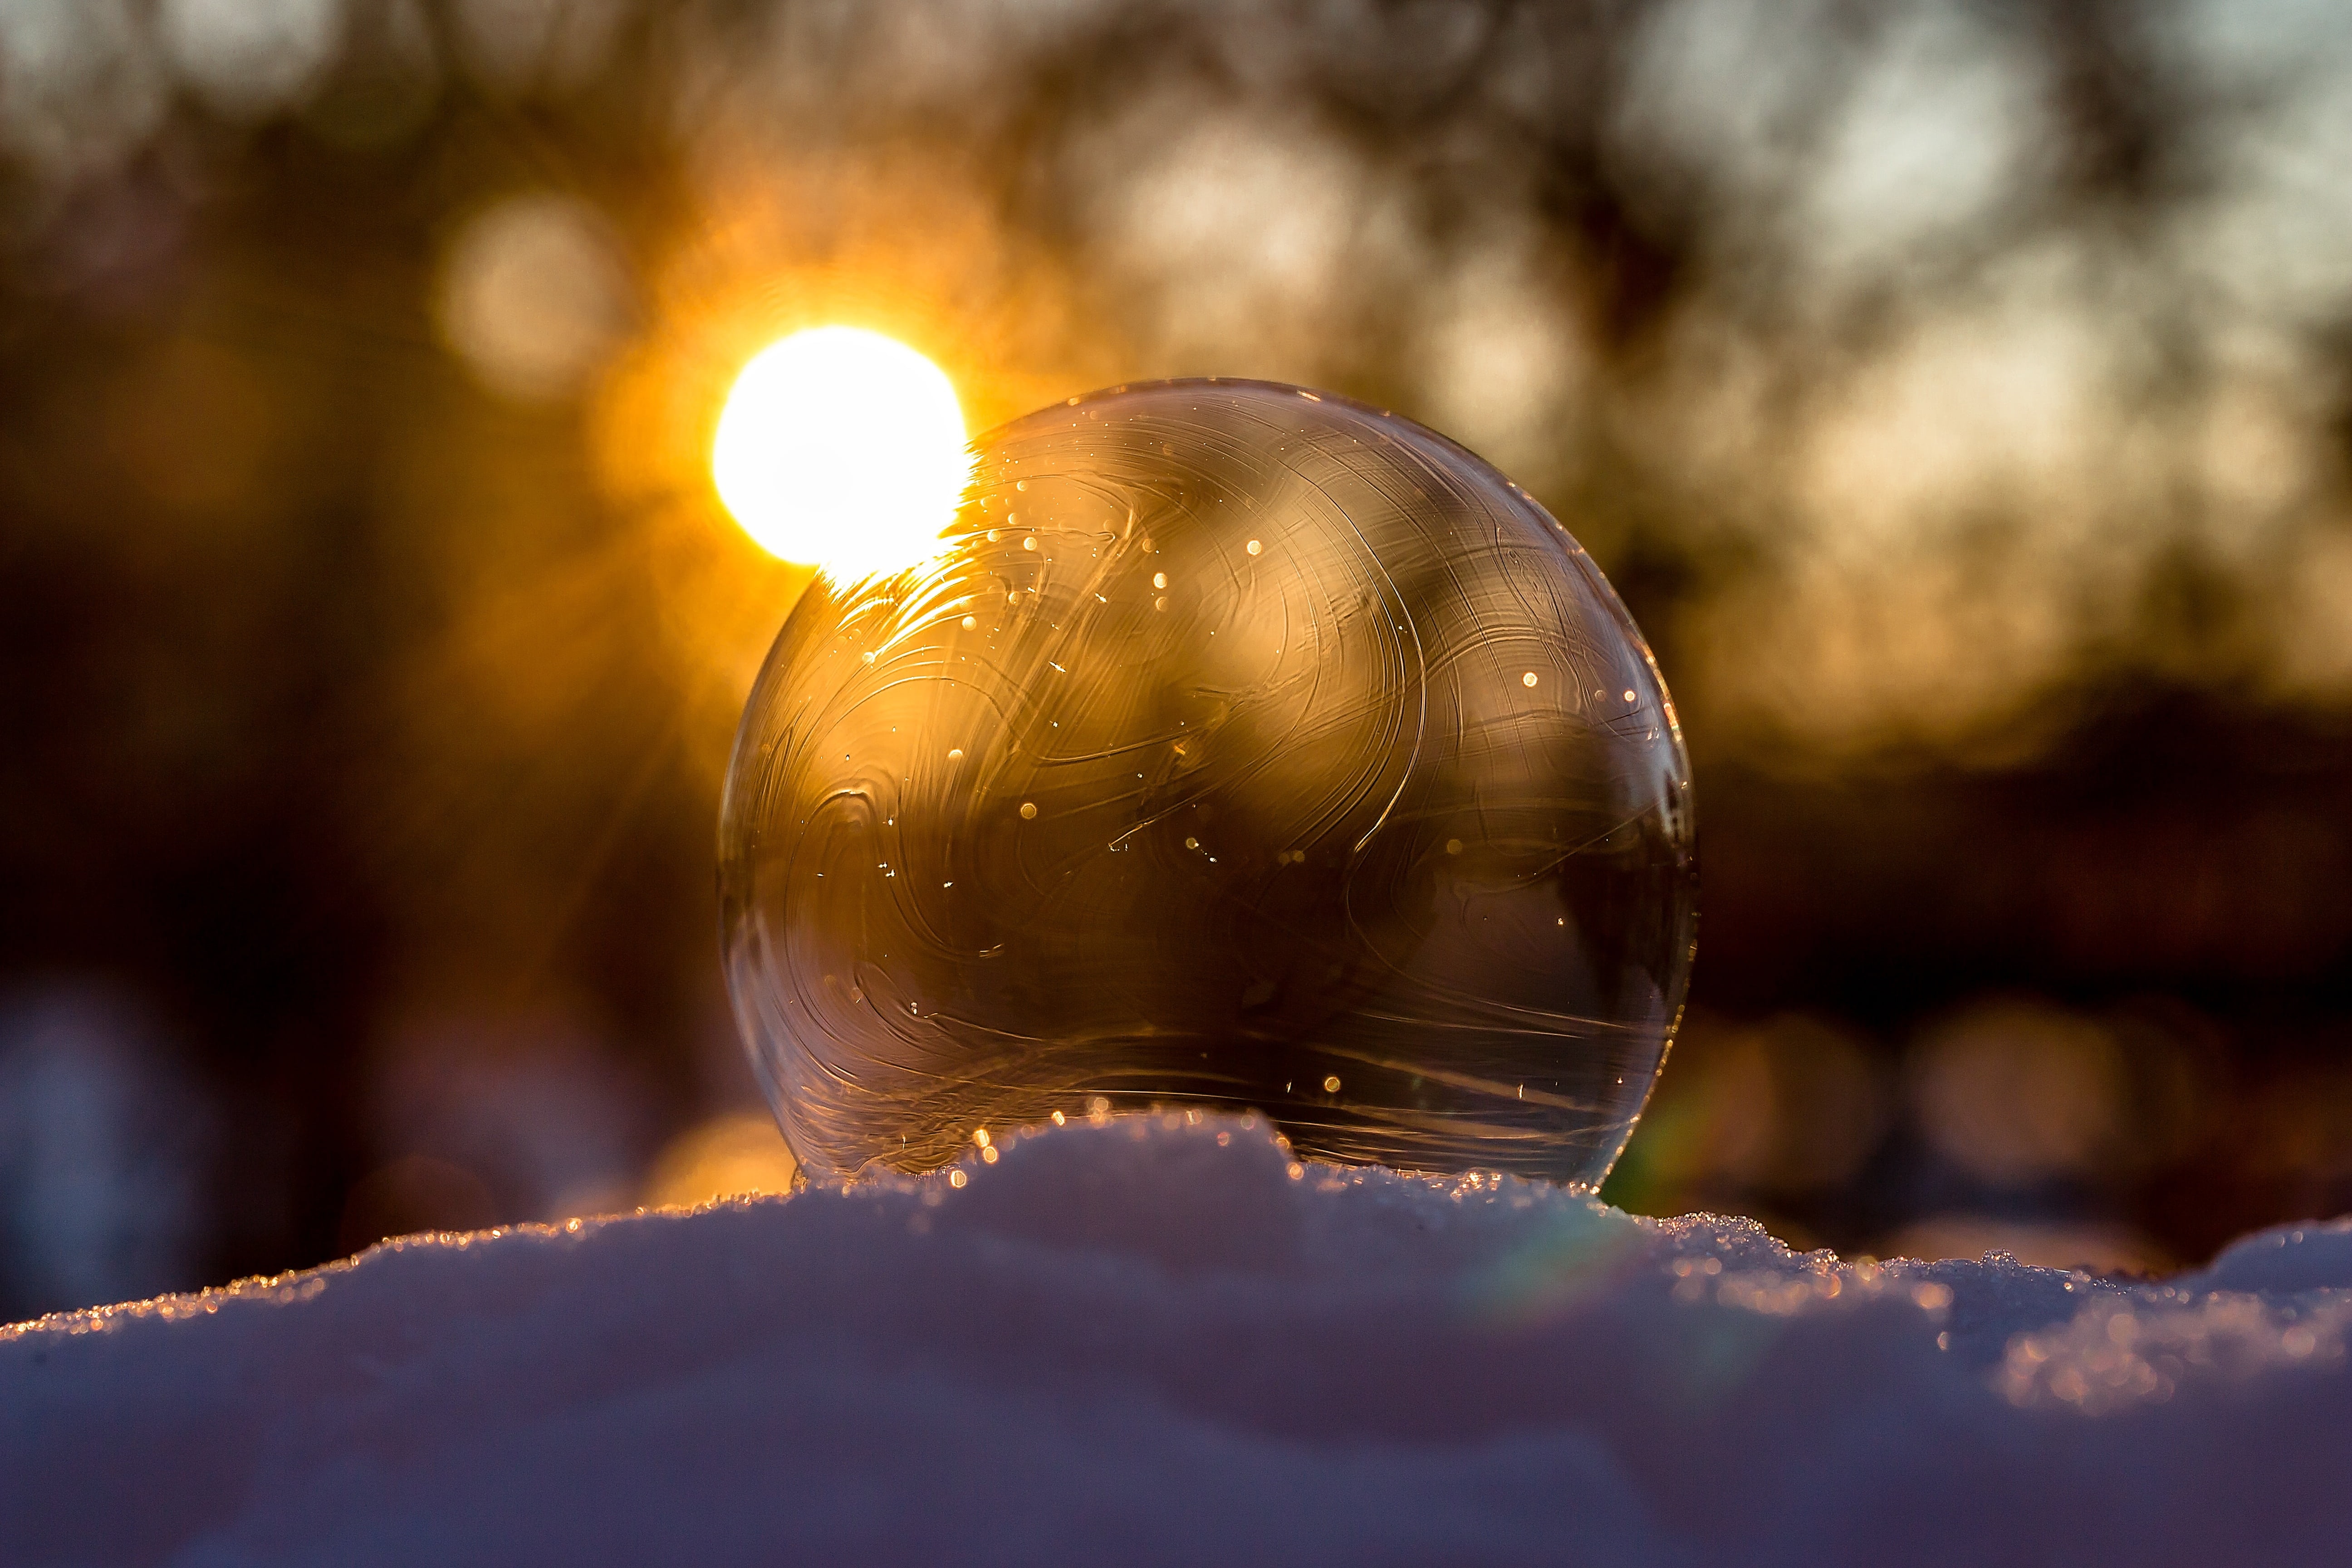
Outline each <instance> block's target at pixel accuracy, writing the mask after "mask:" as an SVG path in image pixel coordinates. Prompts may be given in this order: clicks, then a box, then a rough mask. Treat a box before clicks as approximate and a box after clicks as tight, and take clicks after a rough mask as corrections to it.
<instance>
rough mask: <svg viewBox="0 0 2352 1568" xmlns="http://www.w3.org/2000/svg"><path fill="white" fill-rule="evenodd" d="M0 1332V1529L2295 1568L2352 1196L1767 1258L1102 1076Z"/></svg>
mask: <svg viewBox="0 0 2352 1568" xmlns="http://www.w3.org/2000/svg"><path fill="white" fill-rule="evenodd" d="M996 1149H997V1152H998V1153H999V1154H1000V1158H998V1159H997V1160H996V1161H994V1162H993V1163H986V1162H985V1161H984V1158H983V1157H982V1156H981V1155H980V1154H979V1152H978V1151H975V1157H974V1158H973V1159H972V1160H971V1161H969V1162H967V1163H966V1164H965V1165H963V1166H961V1167H959V1168H958V1170H957V1171H956V1172H955V1173H951V1174H942V1175H940V1176H935V1177H931V1178H928V1179H925V1180H921V1181H897V1180H891V1181H879V1182H867V1183H861V1184H855V1185H852V1186H849V1187H846V1188H820V1189H813V1190H810V1191H807V1192H804V1193H803V1194H800V1195H798V1196H795V1197H793V1198H789V1199H764V1200H746V1201H740V1202H736V1203H731V1204H722V1205H715V1206H712V1207H709V1208H705V1209H702V1210H699V1211H696V1212H693V1213H688V1212H685V1211H661V1212H656V1213H651V1214H646V1215H637V1216H634V1217H620V1218H614V1219H609V1220H600V1221H587V1222H572V1224H570V1225H566V1226H554V1227H523V1228H519V1229H513V1230H507V1231H492V1232H486V1233H482V1234H478V1235H473V1236H442V1237H410V1238H407V1239H404V1240H401V1241H395V1242H389V1243H386V1244H384V1245H383V1246H381V1247H375V1248H373V1249H372V1250H371V1251H369V1252H367V1253H365V1254H362V1256H361V1257H359V1258H354V1259H352V1260H350V1261H348V1262H345V1263H339V1264H335V1265H333V1266H331V1267H329V1268H322V1269H319V1270H316V1271H313V1272H311V1273H308V1274H302V1275H293V1276H287V1277H283V1278H280V1279H268V1280H257V1281H249V1282H247V1283H246V1284H243V1285H239V1286H236V1287H232V1288H230V1289H225V1290H219V1291H213V1292H207V1293H205V1294H204V1295H201V1296H182V1297H166V1298H162V1299H160V1300H153V1301H147V1302H141V1303H137V1304H135V1305H131V1306H124V1307H114V1308H106V1309H100V1310H92V1311H87V1312H76V1313H68V1314H62V1315H59V1316H56V1317H52V1318H47V1319H44V1320H41V1321H37V1322H32V1323H26V1324H20V1325H17V1326H16V1327H15V1328H13V1329H8V1330H5V1331H0V1562H6V1563H186V1564H215V1563H218V1564H226V1563H296V1562H300V1563H322V1562H333V1563H404V1564H407V1563H428V1562H429V1563H541V1562H544V1563H640V1562H654V1561H663V1562H672V1561H693V1562H696V1563H782V1562H793V1561H835V1560H839V1561H848V1560H852V1559H856V1560H863V1561H869V1562H912V1561H918V1560H920V1559H921V1558H922V1557H924V1556H928V1555H931V1554H936V1555H937V1556H938V1557H939V1558H940V1560H942V1561H950V1560H951V1561H954V1562H956V1563H1042V1562H1084V1563H1114V1562H1115V1563H1192V1562H1197V1561H1202V1560H1225V1561H1235V1562H1243V1563H1344V1564H1351V1565H1353V1564H1378V1563H1548V1564H1557V1563H1713V1562H1723V1561H1738V1562H1741V1563H1806V1564H1812V1565H1818V1564H1822V1563H1860V1562H1901V1563H1971V1564H1975V1563H1990V1562H2002V1563H2039V1562H2053V1563H2054V1562H2082V1561H2098V1562H2140V1563H2174V1562H2191V1563H2194V1562H2224V1561H2226V1562H2229V1563H2266V1562H2276V1563H2288V1562H2301V1563H2310V1562H2317V1561H2325V1560H2330V1559H2332V1558H2334V1557H2336V1556H2337V1555H2339V1554H2340V1552H2341V1550H2342V1547H2343V1543H2344V1542H2346V1541H2347V1539H2352V1488H2347V1486H2346V1485H2345V1484H2344V1477H2345V1475H2346V1474H2347V1461H2352V1381H2347V1376H2346V1372H2345V1342H2346V1332H2347V1321H2352V1225H2347V1224H2343V1223H2339V1224H2336V1225H2330V1226H2305V1227H2302V1228H2299V1229H2290V1230H2284V1231H2273V1232H2267V1233H2264V1234H2263V1235H2260V1236H2256V1237H2249V1238H2248V1239H2246V1240H2244V1241H2242V1242H2241V1243H2239V1244H2238V1245H2237V1246H2235V1247H2231V1249H2229V1250H2228V1251H2227V1252H2225V1253H2224V1254H2223V1255H2222V1256H2221V1258H2218V1259H2217V1260H2216V1261H2215V1263H2214V1265H2213V1267H2212V1268H2210V1269H2208V1270H2206V1271H2204V1272H2203V1273H2201V1274H2197V1275H2189V1276H2183V1277H2180V1278H2179V1279H2172V1280H2168V1281H2165V1282H2162V1283H2160V1284H2147V1283H2127V1282H2120V1281H2115V1280H2107V1279H2093V1278H2091V1277H2089V1276H2087V1275H2082V1274H2068V1273H2063V1272H2059V1271H2054V1270H2051V1269H2042V1268H2027V1267H2024V1266H2022V1265H2020V1264H2018V1263H2015V1262H2014V1261H2011V1260H2009V1259H2006V1258H2000V1257H1998V1256H1995V1257H1990V1258H1987V1260H1986V1261H1984V1262H1982V1263H1958V1262H1945V1263H1936V1264H1923V1263H1918V1262H1913V1261H1902V1260H1897V1261H1892V1262H1887V1263H1879V1264H1873V1263H1870V1262H1867V1261H1860V1262H1844V1261H1841V1260H1840V1259H1838V1258H1834V1257H1832V1256H1831V1255H1829V1254H1826V1253H1811V1254H1791V1253H1790V1252H1789V1251H1788V1250H1787V1249H1786V1248H1784V1247H1781V1246H1780V1244H1779V1243H1777V1242H1775V1241H1774V1240H1773V1239H1772V1238H1771V1237H1769V1236H1767V1235H1766V1234H1765V1233H1764V1232H1763V1231H1762V1230H1760V1229H1759V1228H1758V1227H1757V1226H1755V1225H1754V1224H1752V1223H1750V1222H1748V1221H1745V1220H1738V1219H1725V1218H1719V1217H1716V1216H1711V1215H1692V1216H1689V1217H1686V1218H1683V1219H1675V1220H1663V1221H1654V1220H1645V1219H1637V1218H1634V1217H1632V1216H1629V1215H1625V1214H1622V1213H1621V1212H1619V1211H1617V1210H1614V1209H1611V1208H1609V1207H1606V1206H1605V1205H1601V1204H1599V1203H1597V1202H1594V1201H1592V1200H1591V1199H1587V1198H1583V1197H1580V1196H1577V1195H1575V1194H1569V1193H1565V1192H1562V1191H1559V1190H1557V1189H1552V1188H1548V1187H1542V1186H1535V1185H1529V1184H1522V1183H1519V1182H1516V1181H1508V1180H1504V1181H1495V1180H1485V1181H1472V1180H1468V1179H1464V1180H1459V1181H1456V1180H1444V1181H1438V1180H1427V1179H1420V1178H1412V1177H1405V1176H1400V1175H1396V1174H1394V1173H1388V1172H1383V1171H1339V1170H1334V1169H1331V1168H1328V1167H1324V1166H1301V1165H1298V1164H1297V1163H1294V1162H1292V1160H1291V1159H1290V1156H1289V1153H1288V1152H1287V1151H1286V1149H1285V1148H1283V1147H1282V1146H1281V1145H1280V1144H1279V1143H1278V1142H1276V1140H1275V1139H1273V1138H1272V1137H1271V1135H1270V1134H1269V1133H1268V1132H1267V1131H1265V1130H1264V1129H1263V1128H1262V1127H1259V1126H1256V1125H1255V1124H1254V1123H1250V1122H1247V1121H1233V1120H1221V1119H1216V1118H1200V1119H1197V1120H1195V1119H1190V1118H1187V1117H1184V1116H1167V1117H1146V1118H1121V1119H1117V1120H1111V1121H1107V1122H1105V1123H1103V1124H1100V1125H1093V1126H1088V1125H1083V1124H1079V1125H1073V1126H1071V1127H1068V1128H1066V1129H1060V1130H1055V1129H1045V1130H1043V1131H1040V1132H1038V1133H1034V1134H1021V1135H1018V1136H1007V1137H1003V1138H1000V1139H999V1140H998V1141H997V1145H996Z"/></svg>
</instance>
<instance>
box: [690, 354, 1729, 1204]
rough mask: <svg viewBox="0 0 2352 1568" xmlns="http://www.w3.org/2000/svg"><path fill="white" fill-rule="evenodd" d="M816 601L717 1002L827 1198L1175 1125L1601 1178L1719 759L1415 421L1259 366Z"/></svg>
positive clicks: (1484, 487) (1541, 532) (1663, 1037)
mask: <svg viewBox="0 0 2352 1568" xmlns="http://www.w3.org/2000/svg"><path fill="white" fill-rule="evenodd" d="M975 449H976V460H975V466H974V471H973V479H972V484H971V489H970V491H969V492H968V495H967V499H966V501H965V504H964V506H963V508H962V509H961V511H960V512H959V514H958V519H957V523H956V526H955V528H954V530H953V531H951V533H950V538H949V541H948V543H947V546H946V548H945V549H944V551H943V552H942V553H940V555H939V556H938V557H936V558H935V559H933V560H932V561H930V562H928V563H924V564H923V565H922V566H920V567H919V568H915V569H911V570H909V571H907V572H904V573H902V574H898V575H896V576H885V577H877V578H871V579H868V580H866V581H865V582H863V583H861V584H854V585H851V586H847V587H840V586H836V585H835V584H831V583H829V582H827V581H825V580H824V579H820V580H819V581H818V582H817V583H816V584H814V586H813V587H811V588H810V590H809V591H808V593H807V595H806V596H805V597H803V600H802V601H801V603H800V605H798V606H797V607H796V608H795V609H794V611H793V615H792V616H791V618H790V619H789V620H788V621H787V623H786V624H785V626H784V628H783V631H782V635H781V636H780V637H778V638H777V641H776V645H775V647H774V648H773V650H772V652H771V653H770V655H769V657H768V659H767V663H766V665H765V667H764V668H763V669H762V670H761V675H760V678H759V680H758V683H757V685H756V686H755V688H754V689H753V691H752V694H751V702H750V704H749V706H748V708H747V709H746V711H745V713H744V718H743V724H742V729H741V731H740V734H739V735H738V737H737V741H736V749H735V756H734V760H733V763H732V765H731V767H730V772H729V775H728V781H727V792H726V799H725V804H724V805H723V807H722V811H721V821H720V846H719V848H720V873H719V876H720V891H721V897H722V902H723V915H722V921H723V935H724V940H725V944H726V954H727V967H728V981H729V988H730V992H731V993H732V995H733V998H734V1003H735V1007H736V1010H737V1014H738V1016H739V1019H740V1023H741V1026H742V1028H743V1031H744V1035H745V1038H746V1041H747V1044H748V1046H749V1048H750V1050H751V1057H752V1059H753V1064H754V1066H755V1068H757V1069H758V1071H759V1073H760V1076H761V1081H762V1083H763V1084H764V1085H765V1087H766V1089H767V1091H768V1094H769V1097H770V1099H771V1100H772V1102H773V1104H774V1106H775V1109H776V1112H777V1116H778V1119H779V1120H780V1121H782V1125H783V1130H784V1134H785V1137H786V1138H787V1139H788V1140H789V1141H790V1142H791V1144H792V1146H793V1152H794V1154H795V1155H796V1156H797V1157H798V1158H799V1159H800V1161H801V1163H802V1164H803V1167H804V1168H806V1169H807V1170H808V1171H809V1172H810V1173H813V1174H816V1175H824V1174H828V1173H855V1172H857V1171H859V1170H862V1169H865V1168H866V1167H868V1166H870V1165H879V1166H883V1167H888V1168H892V1169H898V1170H908V1171H919V1170H924V1169H929V1168H931V1167H934V1166H937V1165H939V1164H940V1163H944V1162H946V1161H948V1160H950V1159H951V1158H952V1157H954V1156H955V1155H956V1153H958V1152H960V1151H963V1150H968V1149H970V1147H971V1143H972V1142H973V1141H974V1138H975V1134H976V1133H978V1132H981V1131H984V1130H986V1129H989V1128H997V1129H1000V1130H1001V1129H1003V1127H1006V1126H1008V1125H1019V1124H1023V1123H1028V1122H1035V1121H1045V1120H1047V1119H1049V1118H1051V1117H1052V1116H1053V1115H1054V1114H1055V1113H1056V1112H1059V1113H1062V1114H1063V1115H1064V1116H1066V1117H1067V1116H1075V1115H1084V1114H1090V1113H1091V1114H1100V1113H1101V1112H1102V1111H1104V1110H1112V1111H1118V1110H1134V1109H1140V1108H1143V1107H1146V1106H1150V1105H1154V1104H1160V1105H1185V1106H1200V1107H1204V1108H1215V1109H1225V1110H1245V1109H1247V1110H1261V1111H1264V1112H1265V1113H1267V1114H1268V1115H1269V1116H1271V1117H1272V1118H1273V1120H1274V1121H1275V1123H1276V1126H1277V1127H1279V1128H1280V1129H1281V1130H1282V1131H1283V1132H1285V1133H1286V1135H1287V1136H1288V1137H1289V1138H1290V1140H1291V1141H1292V1142H1293V1144H1294V1145H1295V1147H1296V1148H1297V1150H1298V1152H1300V1153H1302V1154H1305V1155H1311V1156H1317V1157H1321V1158H1325V1159H1330V1160H1334V1161H1339V1162H1345V1163H1381V1164H1386V1165H1391V1166H1394V1167H1397V1168H1401V1169H1408V1170H1422V1171H1433V1172H1459V1171H1467V1170H1491V1171H1503V1172H1508V1173H1515V1174H1519V1175H1526V1176H1536V1177H1543V1178H1548V1179H1549V1180H1552V1181H1557V1182H1560V1183H1563V1184H1570V1185H1579V1186H1590V1185H1592V1184H1597V1183H1598V1182H1599V1181H1600V1180H1601V1177H1602V1176H1603V1175H1605V1174H1606V1173H1607V1172H1608V1169H1609V1166H1610V1164H1611V1163H1612V1162H1613V1161H1614V1160H1615V1158H1616V1156H1617V1153H1618V1152H1619V1150H1620V1149H1622V1147H1623V1145H1624V1142H1625V1139H1626V1137H1627V1135H1628V1134H1629V1133H1630V1132H1631V1131H1632V1129H1633V1121H1634V1119H1635V1118H1636V1117H1637V1116H1638V1115H1639V1113H1640V1110H1641V1107H1642V1104H1643V1100H1644V1098H1645V1097H1646V1096H1647V1094H1648V1092H1649V1088H1650V1084H1651V1081H1652V1079H1654V1077H1655V1075H1656V1072H1657V1069H1658V1066H1659V1064H1660V1062H1661V1061H1662V1060H1663V1058H1664V1055H1665V1051H1666V1048H1667V1046H1668V1043H1669V1041H1670V1040H1671V1038H1672V1036H1673V1033H1674V1029H1675V1023H1676V1021H1677V1019H1678V1017H1679V1015H1680V1011H1681V1005H1682V998H1683V993H1684V987H1685V978H1686V975H1687V973H1688V968H1689V963H1690V954H1691V947H1692V937H1693V930H1694V922H1695V898H1696V887H1695V877H1694V870H1693V862H1692V832H1693V828H1692V817H1691V806H1690V784H1689V770H1688V764H1687V763H1686V761H1685V757H1684V753H1683V748H1682V742H1681V737H1680V734H1679V732H1678V731H1677V729H1676V727H1675V717H1674V710H1673V707H1672V705H1671V703H1670V701H1669V700H1668V698H1667V696H1666V691H1665V687H1664V683H1663V682H1662V681H1661V679H1659V676H1658V673H1657V669H1656V667H1655V665H1654V663H1653V661H1652V660H1651V658H1650V656H1649V652H1648V649H1647V648H1646V647H1644V646H1643V641H1642V638H1641V635H1640V633H1639V632H1638V631H1636V630H1635V628H1634V626H1633V621H1632V619H1631V617H1629V616H1627V615H1626V613H1625V611H1624V608H1623V606H1622V605H1621V604H1620V603H1619V602H1618V600H1617V597H1616V595H1614V594H1613V593H1612V591H1611V590H1610V588H1609V585H1608V584H1607V583H1606V582H1605V581H1604V580H1603V579H1602V577H1601V573H1600V571H1599V570H1598V569H1597V568H1596V567H1595V566H1594V565H1593V564H1592V563H1591V560H1590V559H1589V558H1588V557H1587V556H1586V555H1585V553H1584V552H1583V551H1582V550H1581V549H1580V547H1579V546H1578V545H1577V543H1576V542H1575V541H1574V540H1573V539H1571V538H1570V537H1569V535H1568V533H1567V531H1565V530H1564V529H1563V528H1561V527H1560V525H1559V523H1558V522H1557V521H1554V520H1553V519H1552V518H1551V516H1550V515H1549V513H1548V512H1546V511H1545V510H1544V509H1543V508H1542V507H1540V506H1538V505H1537V504H1536V503H1535V501H1534V500H1531V499H1529V498H1528V496H1527V495H1526V494H1524V493H1523V492H1522V491H1520V490H1519V489H1517V486H1515V485H1513V484H1512V483H1511V482H1510V481H1508V480H1507V479H1504V478H1503V476H1502V475H1500V474H1498V473H1496V471H1495V470H1494V469H1493V468H1490V467H1488V466H1487V465H1486V463H1484V462H1482V461H1481V460H1480V459H1478V458H1476V457H1475V456H1473V455H1472V454H1471V453H1469V452H1467V451H1465V450H1464V449H1463V448H1462V447H1458V446H1456V445H1454V443H1453V442H1451V441H1448V440H1446V439H1444V437H1439V436H1436V435H1434V434H1433V433H1432V432H1430V431H1428V430H1425V429H1423V428H1422V427H1421V426H1416V425H1414V424H1412V423H1411V422H1410V421H1407V420H1403V419H1400V418H1397V417H1395V416H1391V415H1388V414H1385V413H1381V412H1380V411H1377V410H1374V409H1371V408H1368V407H1365V406H1363V405H1359V404H1356V403H1353V402H1350V401H1349V400H1347V399H1344V398H1340V397H1338V396H1334V395H1328V394H1327V395H1318V394H1314V393H1309V392H1306V391H1303V390H1301V389H1298V388H1296V387H1288V386H1281V385H1276V384H1268V383H1259V382H1234V381H1223V380H1218V381H1181V382H1164V383H1158V384H1149V385H1138V386H1135V387H1132V388H1121V389H1118V390H1116V391H1113V392H1108V393H1101V394H1096V395H1091V396H1087V397H1082V398H1076V399H1073V400H1071V402H1069V403H1068V404H1066V405H1055V406H1054V407H1052V408H1048V409H1045V410H1041V411H1040V412H1038V413H1035V414H1032V415H1029V416H1025V417H1024V418H1021V419H1018V420H1015V421H1014V422H1013V423H1012V424H1010V425H1007V426H1003V427H1002V428H1000V429H998V430H996V431H994V432H992V434H990V435H988V436H985V437H982V438H981V439H980V440H979V441H978V442H977V443H976V444H975Z"/></svg>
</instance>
